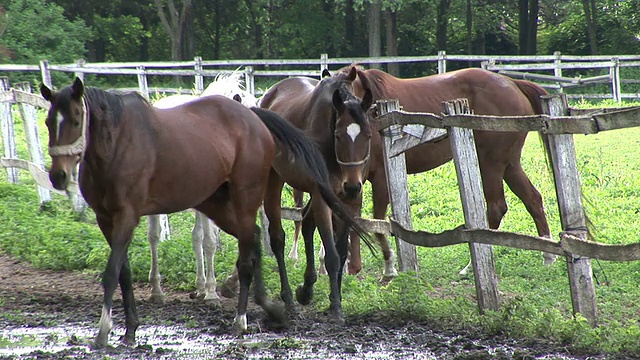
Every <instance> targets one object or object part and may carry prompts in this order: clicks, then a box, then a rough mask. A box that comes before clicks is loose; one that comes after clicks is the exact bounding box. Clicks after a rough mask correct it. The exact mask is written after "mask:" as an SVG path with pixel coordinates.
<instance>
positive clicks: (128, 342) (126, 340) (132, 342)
mask: <svg viewBox="0 0 640 360" xmlns="http://www.w3.org/2000/svg"><path fill="white" fill-rule="evenodd" d="M120 342H121V343H122V344H123V345H125V346H128V347H134V346H136V338H135V337H134V336H127V335H123V336H122V337H120Z"/></svg>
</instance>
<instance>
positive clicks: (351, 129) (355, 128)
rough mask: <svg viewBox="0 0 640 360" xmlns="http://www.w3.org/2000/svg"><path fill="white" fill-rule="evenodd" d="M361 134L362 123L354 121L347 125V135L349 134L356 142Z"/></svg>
mask: <svg viewBox="0 0 640 360" xmlns="http://www.w3.org/2000/svg"><path fill="white" fill-rule="evenodd" d="M359 134H360V125H358V124H356V123H352V124H351V125H349V126H347V135H349V137H350V138H351V141H354V142H355V141H356V138H357V137H358V135H359Z"/></svg>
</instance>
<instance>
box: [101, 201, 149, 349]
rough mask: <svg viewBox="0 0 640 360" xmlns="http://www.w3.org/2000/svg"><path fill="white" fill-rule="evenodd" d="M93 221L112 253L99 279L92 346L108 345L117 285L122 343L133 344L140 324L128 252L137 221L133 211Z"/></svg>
mask: <svg viewBox="0 0 640 360" xmlns="http://www.w3.org/2000/svg"><path fill="white" fill-rule="evenodd" d="M96 219H97V221H98V225H99V226H100V229H101V230H102V233H103V234H104V236H105V238H106V240H107V242H108V243H109V246H110V247H111V253H110V254H109V259H108V260H107V267H106V270H105V272H104V274H103V276H102V284H103V288H104V303H103V306H102V315H101V317H100V322H99V323H98V335H97V336H96V339H95V341H94V346H95V347H96V348H103V347H105V346H106V345H107V341H108V338H109V333H110V332H111V329H112V327H113V321H112V318H111V310H112V307H113V293H114V292H115V289H116V286H117V285H118V284H120V289H121V291H122V300H123V305H124V311H125V322H126V332H125V334H124V336H123V338H122V339H121V340H122V341H123V342H124V343H125V344H127V345H133V344H135V332H136V329H137V328H138V325H139V321H138V314H137V310H136V304H135V299H134V295H133V284H132V279H131V268H130V266H129V258H128V256H127V249H128V247H129V243H130V241H131V236H132V234H133V230H134V229H135V227H136V225H137V224H138V220H139V219H138V218H136V217H135V215H134V214H133V212H132V211H127V212H122V213H118V214H116V215H115V216H112V217H109V216H105V215H97V216H96Z"/></svg>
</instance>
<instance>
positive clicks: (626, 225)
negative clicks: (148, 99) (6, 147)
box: [0, 104, 640, 355]
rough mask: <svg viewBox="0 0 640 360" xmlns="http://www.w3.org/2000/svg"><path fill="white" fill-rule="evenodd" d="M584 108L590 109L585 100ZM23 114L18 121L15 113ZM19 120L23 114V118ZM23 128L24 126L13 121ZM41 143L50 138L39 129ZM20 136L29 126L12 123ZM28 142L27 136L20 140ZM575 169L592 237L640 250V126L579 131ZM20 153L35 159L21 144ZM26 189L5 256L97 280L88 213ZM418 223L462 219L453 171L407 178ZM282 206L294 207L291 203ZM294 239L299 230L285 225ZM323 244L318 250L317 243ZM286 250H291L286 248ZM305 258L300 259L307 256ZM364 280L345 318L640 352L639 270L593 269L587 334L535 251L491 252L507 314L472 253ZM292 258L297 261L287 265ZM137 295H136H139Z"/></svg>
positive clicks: (548, 188) (423, 252)
mask: <svg viewBox="0 0 640 360" xmlns="http://www.w3.org/2000/svg"><path fill="white" fill-rule="evenodd" d="M579 105H580V106H582V105H583V104H579ZM17 118H18V117H17ZM18 119H19V118H18ZM17 125H19V123H18V124H17ZM41 129H42V130H41V134H40V135H41V136H42V137H43V138H44V137H46V130H45V128H44V127H41ZM16 130H17V131H16V132H17V133H18V136H22V131H21V126H17V127H16ZM19 138H20V137H19ZM574 139H575V143H576V152H577V163H578V168H579V172H580V179H581V184H582V191H583V194H584V195H585V197H586V199H588V202H586V204H585V206H586V210H587V213H588V215H589V217H590V218H591V220H592V221H593V222H594V224H595V226H596V228H597V232H596V236H597V237H596V240H597V241H600V242H603V243H608V244H628V243H634V242H637V241H638V240H637V236H638V234H640V217H639V216H638V213H639V212H640V151H638V148H639V145H640V129H639V128H634V129H625V130H616V131H609V132H605V133H601V134H597V135H588V136H583V135H576V136H575V137H574ZM19 145H20V149H19V153H20V156H22V157H23V158H28V157H27V155H26V146H25V145H24V144H19ZM522 161H523V167H524V169H525V171H526V172H527V174H528V175H529V176H530V178H531V181H532V183H533V184H534V185H535V186H536V187H537V188H538V190H539V191H540V192H541V193H542V195H543V199H544V203H545V207H546V211H547V215H548V219H549V223H550V226H551V229H552V234H554V236H555V237H556V239H557V236H558V234H559V233H560V231H561V227H560V220H559V216H558V207H557V204H556V196H555V190H554V186H553V181H552V178H551V175H550V173H549V171H548V169H547V164H546V161H545V157H544V153H543V151H542V146H541V143H540V141H539V139H538V136H537V135H535V134H532V135H530V136H529V137H528V139H527V142H526V145H525V148H524V151H523V160H522ZM21 179H22V184H20V185H11V184H7V183H6V180H5V179H2V180H1V181H0V249H2V250H3V251H5V252H7V253H9V254H12V255H14V256H17V257H19V258H21V259H25V260H27V261H29V262H31V263H33V264H34V265H35V266H37V267H41V268H52V269H68V270H83V271H91V272H101V271H102V270H103V269H104V266H105V264H106V259H107V255H108V246H107V244H106V242H105V241H104V239H103V237H102V235H101V234H100V232H99V230H98V229H97V226H96V225H95V221H94V220H93V217H92V214H91V212H90V211H89V213H88V214H87V216H85V217H84V219H89V220H82V218H81V217H79V216H78V215H77V214H75V213H74V212H73V211H72V210H71V207H70V205H69V204H68V202H67V200H66V198H64V197H62V196H55V199H54V201H53V202H51V203H49V204H47V205H46V206H45V207H40V206H39V205H38V200H37V195H36V192H35V187H34V185H33V181H31V180H30V179H29V177H28V175H27V174H23V175H22V178H21ZM409 188H410V198H411V208H412V214H413V215H412V221H413V226H414V228H415V229H419V230H427V231H431V232H440V231H443V230H448V229H451V228H453V227H456V226H458V225H460V224H462V223H463V215H462V208H461V204H460V197H459V193H458V189H457V184H456V179H455V170H454V166H453V164H452V163H447V164H446V165H444V166H442V167H440V168H437V169H435V170H433V171H430V172H428V173H423V174H418V175H411V176H409ZM365 192H366V193H365V205H364V207H365V210H364V214H365V216H367V217H369V216H370V208H371V203H370V188H369V187H368V186H367V187H366V188H365ZM506 196H507V202H508V205H509V211H508V213H507V215H506V216H505V218H504V220H503V224H502V227H501V229H502V230H505V231H513V232H519V233H525V234H532V235H535V227H534V225H533V221H532V219H531V217H530V216H529V214H528V213H527V212H526V210H525V208H524V206H523V205H522V203H521V202H520V201H519V200H518V199H517V198H516V197H515V195H514V194H513V193H511V192H510V191H509V190H508V189H507V190H506ZM285 197H286V199H285V201H286V202H287V203H288V204H291V200H290V199H289V198H288V196H285ZM193 219H194V216H193V214H192V212H181V213H177V214H172V215H170V222H171V230H172V239H171V240H170V241H165V242H162V243H161V244H160V247H159V251H160V259H161V260H160V261H161V263H160V267H161V272H162V274H163V279H164V284H165V286H172V287H175V288H178V289H183V290H192V289H193V287H194V279H195V270H194V256H193V252H192V250H191V227H192V226H193ZM284 225H285V231H286V233H287V234H288V236H289V238H291V236H292V234H293V224H292V223H291V222H289V221H286V222H285V223H284ZM316 244H319V242H316ZM290 245H291V244H290V243H288V244H287V249H286V251H287V252H288V250H289V246H290ZM299 251H300V254H299V255H300V258H301V262H303V261H304V260H302V259H304V254H303V250H302V247H301V248H300V250H299ZM236 255H237V243H236V241H235V240H234V239H233V238H231V237H230V236H227V235H223V239H222V251H219V252H218V253H217V255H216V271H217V276H218V278H219V279H223V278H224V277H225V276H226V275H227V274H229V273H230V272H231V270H232V269H233V264H234V262H235V257H236ZM362 255H363V263H364V269H363V272H362V276H361V277H360V276H359V277H353V276H346V277H345V279H344V282H343V284H344V290H343V306H344V310H345V313H346V315H347V316H355V315H362V314H370V313H372V312H380V311H382V312H385V313H389V314H394V315H397V316H406V317H407V318H410V319H413V320H422V321H429V322H431V323H433V324H435V325H438V326H441V327H442V328H445V329H453V330H455V329H459V328H465V329H475V330H478V331H482V332H484V333H485V334H489V335H491V334H505V335H508V336H510V337H514V338H543V339H551V340H554V341H558V342H560V343H562V345H563V346H567V347H572V348H574V349H576V350H580V351H584V352H586V353H600V352H605V353H630V354H631V353H632V354H636V355H637V354H640V328H639V323H638V320H639V319H640V304H639V302H638V300H637V299H638V298H640V287H639V286H638V284H639V283H640V262H637V261H636V262H608V261H595V260H594V261H592V266H593V271H594V275H595V279H596V284H595V286H596V294H597V305H598V314H599V326H598V327H596V328H591V327H590V326H589V325H588V324H587V322H586V321H585V320H584V319H582V318H580V317H578V318H577V319H574V318H573V316H572V310H571V298H570V294H569V288H568V278H567V274H566V264H565V261H564V260H563V259H560V260H559V261H558V262H556V263H555V264H553V265H552V266H549V267H545V266H542V255H541V254H540V253H539V252H534V251H525V250H518V249H512V248H506V247H499V246H496V247H494V255H495V262H496V270H497V274H498V277H499V280H500V284H499V287H500V288H499V289H500V296H501V301H502V302H501V309H500V310H499V311H497V312H489V313H488V314H486V315H484V316H479V315H478V311H477V305H476V302H475V289H474V282H473V277H472V276H460V275H458V271H459V270H460V269H461V268H462V267H463V266H464V265H466V264H467V262H468V260H469V250H468V246H466V245H455V246H449V247H443V248H419V249H418V257H419V264H420V265H419V271H418V273H417V274H414V273H408V274H407V273H402V274H400V276H399V277H398V278H397V279H395V280H394V281H393V282H391V283H390V284H388V285H384V286H383V285H381V284H380V281H379V278H380V276H381V271H382V259H380V258H374V257H373V256H372V255H371V254H369V253H368V252H366V251H363V254H362ZM130 258H131V263H132V269H133V273H134V278H135V280H136V281H140V282H146V281H147V280H146V279H147V276H148V270H149V264H150V255H149V249H148V245H147V241H146V222H145V219H142V221H141V224H140V226H139V227H138V229H137V230H136V232H135V234H134V238H133V241H132V244H131V247H130ZM288 261H289V260H288ZM288 267H289V270H290V280H291V284H292V285H293V286H297V285H298V284H300V283H301V282H302V275H303V270H304V269H303V264H298V265H297V266H295V267H293V266H292V264H291V262H290V261H289V263H288ZM265 276H266V281H267V287H268V290H269V292H270V295H271V296H274V297H275V296H277V294H278V293H279V280H278V277H277V270H276V264H275V261H274V259H273V258H267V259H265ZM328 292H329V289H328V283H327V280H326V277H320V279H319V281H318V283H317V286H316V301H315V306H316V307H317V308H318V309H319V310H324V309H325V308H326V307H327V306H328ZM138 296H140V295H138Z"/></svg>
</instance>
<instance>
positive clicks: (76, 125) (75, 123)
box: [73, 120, 80, 128]
mask: <svg viewBox="0 0 640 360" xmlns="http://www.w3.org/2000/svg"><path fill="white" fill-rule="evenodd" d="M73 127H76V128H78V127H80V121H78V120H73Z"/></svg>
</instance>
